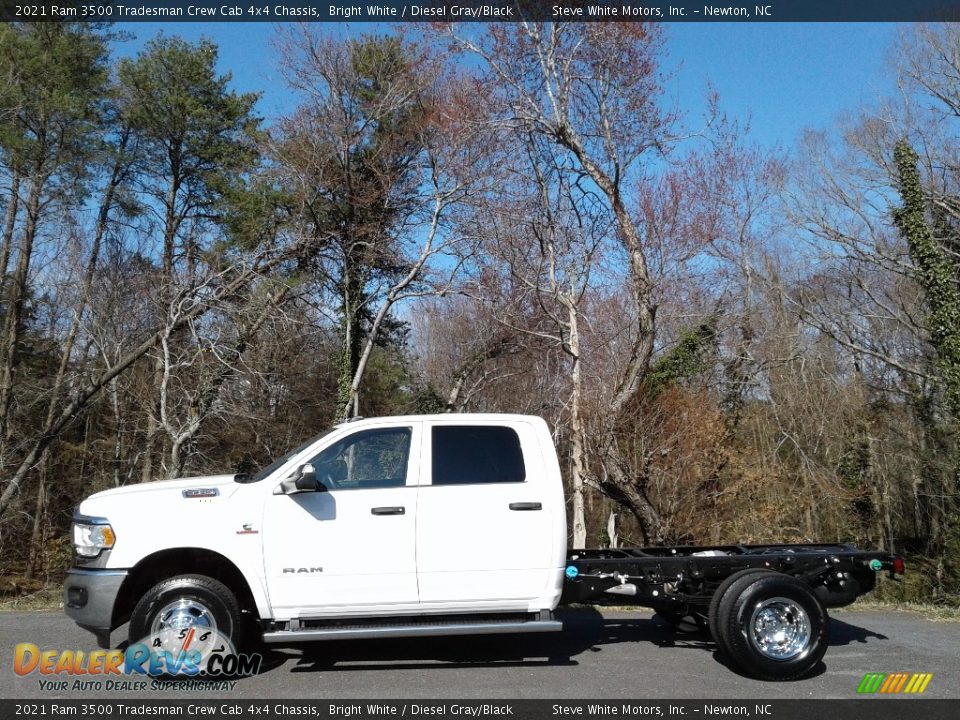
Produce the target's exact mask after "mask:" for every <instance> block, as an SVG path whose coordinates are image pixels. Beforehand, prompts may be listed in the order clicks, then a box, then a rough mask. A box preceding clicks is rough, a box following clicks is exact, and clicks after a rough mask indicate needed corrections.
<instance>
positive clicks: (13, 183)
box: [0, 169, 20, 289]
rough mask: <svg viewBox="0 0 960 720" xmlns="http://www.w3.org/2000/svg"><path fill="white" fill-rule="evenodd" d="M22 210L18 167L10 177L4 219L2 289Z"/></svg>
mask: <svg viewBox="0 0 960 720" xmlns="http://www.w3.org/2000/svg"><path fill="white" fill-rule="evenodd" d="M19 210H20V173H19V172H17V170H16V169H14V171H13V177H11V178H10V202H8V203H7V214H6V218H5V219H4V221H3V239H2V242H3V246H2V247H0V289H2V287H3V284H5V283H3V281H5V280H6V277H7V267H8V266H9V264H10V249H11V247H12V246H13V229H14V228H15V227H16V225H17V213H18V212H19Z"/></svg>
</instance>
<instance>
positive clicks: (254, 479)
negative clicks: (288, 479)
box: [234, 428, 335, 483]
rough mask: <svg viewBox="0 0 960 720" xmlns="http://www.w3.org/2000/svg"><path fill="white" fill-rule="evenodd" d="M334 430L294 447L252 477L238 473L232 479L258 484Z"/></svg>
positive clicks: (248, 474)
mask: <svg viewBox="0 0 960 720" xmlns="http://www.w3.org/2000/svg"><path fill="white" fill-rule="evenodd" d="M334 429H335V428H331V429H330V430H327V431H326V432H324V433H320V434H319V435H316V436H314V437H312V438H310V439H309V440H307V441H306V442H305V443H303V444H301V445H298V446H297V447H295V448H294V449H293V450H290V451H288V452H286V453H284V454H283V455H282V456H280V457H279V458H277V459H276V460H274V461H273V462H272V463H270V464H269V465H267V466H266V467H265V468H262V469H260V470H258V471H257V472H256V473H254V474H252V475H251V474H250V473H239V474H237V475H236V476H235V477H234V480H235V481H236V482H239V483H255V482H260V481H261V480H263V479H264V478H265V477H267V476H268V475H269V474H270V473H272V472H273V471H274V470H276V469H277V468H278V467H280V466H281V465H283V464H284V463H285V462H287V461H288V460H289V459H290V458H292V457H293V456H294V455H296V454H297V453H299V452H302V451H304V450H306V449H307V448H308V447H310V446H311V445H313V444H314V443H315V442H317V441H318V440H320V439H322V438H325V437H326V436H327V435H329V434H330V433H332V432H333V431H334Z"/></svg>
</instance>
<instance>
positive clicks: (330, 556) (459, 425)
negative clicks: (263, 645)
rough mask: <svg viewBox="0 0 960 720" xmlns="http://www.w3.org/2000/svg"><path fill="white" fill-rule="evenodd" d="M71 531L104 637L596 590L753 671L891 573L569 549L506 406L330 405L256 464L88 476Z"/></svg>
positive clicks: (531, 615) (795, 657) (517, 617)
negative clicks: (106, 478) (252, 468)
mask: <svg viewBox="0 0 960 720" xmlns="http://www.w3.org/2000/svg"><path fill="white" fill-rule="evenodd" d="M73 537H74V546H75V557H76V562H75V567H74V568H72V569H71V570H70V571H69V572H68V575H67V579H66V582H65V588H64V594H65V607H66V612H67V614H68V615H70V616H71V617H72V618H73V619H74V620H75V621H76V622H77V623H78V624H80V625H81V626H82V627H84V628H86V629H88V630H90V631H92V632H93V633H94V634H95V635H96V636H97V639H98V641H99V643H100V645H101V646H103V647H108V646H109V642H110V633H111V631H112V630H115V629H116V628H118V627H120V626H121V625H122V624H124V623H126V622H128V621H129V623H130V626H129V636H130V640H131V641H137V640H140V639H143V638H146V637H149V636H151V635H156V634H157V633H163V632H165V631H180V632H181V633H182V631H183V630H184V629H188V628H196V629H197V630H198V631H201V632H203V631H207V630H214V631H216V633H217V634H218V635H219V636H223V637H226V638H232V639H233V640H234V641H235V642H240V641H241V640H242V636H243V635H244V634H246V636H247V638H248V639H249V637H250V634H251V633H255V634H256V635H257V636H260V637H262V639H263V641H265V642H267V643H295V642H298V641H302V640H321V639H342V638H363V637H383V636H416V635H469V634H479V633H507V632H543V631H554V630H561V629H562V624H561V623H560V622H558V621H556V620H555V619H554V617H553V611H554V609H556V607H557V606H558V605H559V604H561V603H562V602H563V603H565V602H603V601H605V600H606V601H611V602H616V603H617V604H621V605H622V604H628V603H633V604H637V605H644V606H647V607H651V608H654V609H655V610H657V611H658V612H659V613H660V614H661V616H662V617H664V618H666V619H667V620H668V621H673V622H679V621H680V620H681V619H682V618H691V619H693V620H694V621H697V622H699V623H701V624H703V625H705V626H709V629H710V632H711V634H712V635H713V638H714V640H715V641H716V642H717V643H718V644H719V646H720V648H721V649H722V650H724V651H725V652H726V653H727V654H728V655H729V657H730V658H731V659H732V660H733V661H734V662H735V663H736V664H737V665H738V666H739V667H740V668H741V669H743V670H744V671H745V672H748V673H750V674H752V675H754V676H756V677H761V678H768V679H786V678H793V677H799V676H802V675H803V674H805V673H806V672H808V671H809V670H810V669H811V668H812V667H813V666H814V665H815V664H816V663H817V662H818V661H819V660H820V658H821V657H822V656H823V653H824V652H825V650H826V647H827V637H826V635H827V622H828V618H827V611H826V608H830V607H838V606H842V605H847V604H849V603H851V602H853V601H854V599H855V598H856V597H857V596H858V595H860V594H862V593H864V592H868V591H869V590H871V589H872V588H873V587H874V584H875V582H876V573H877V572H878V571H881V570H885V571H888V572H889V573H891V574H893V573H898V572H903V562H902V560H901V559H900V558H898V557H895V556H893V555H890V554H888V553H881V552H859V551H857V550H856V549H854V548H852V547H850V546H847V545H817V544H813V545H730V546H717V547H657V548H627V549H596V550H591V549H571V550H568V549H567V523H566V511H565V502H564V494H563V482H562V479H561V476H560V466H559V464H558V461H557V455H556V451H555V449H554V446H553V442H552V439H551V436H550V432H549V430H548V428H547V425H546V423H545V422H544V421H543V420H542V419H540V418H536V417H528V416H521V415H431V416H411V417H387V418H374V419H364V420H356V421H352V422H349V423H344V424H342V425H338V426H337V427H335V428H333V429H332V430H331V431H330V432H328V433H326V434H325V435H323V436H321V437H318V438H315V439H313V440H311V441H309V442H307V443H305V444H304V445H302V446H300V447H299V448H296V449H295V450H293V451H291V452H290V453H288V454H287V455H285V456H283V457H282V458H280V459H279V460H277V461H276V462H274V463H273V464H272V465H270V466H269V467H266V468H264V469H263V470H261V471H260V472H258V473H256V474H255V475H250V476H247V475H222V476H212V477H198V478H190V479H185V480H170V481H162V482H153V483H147V484H143V485H130V486H126V487H121V488H117V489H113V490H108V491H106V492H101V493H97V494H96V495H93V496H91V497H90V498H88V499H86V500H85V501H83V503H81V505H80V506H79V508H78V511H77V514H76V516H75V518H74V526H73ZM208 634H209V633H208Z"/></svg>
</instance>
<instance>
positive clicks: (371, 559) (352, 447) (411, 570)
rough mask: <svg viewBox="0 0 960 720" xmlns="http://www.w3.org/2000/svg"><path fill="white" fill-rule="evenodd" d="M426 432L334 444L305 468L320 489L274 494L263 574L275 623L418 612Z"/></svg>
mask: <svg viewBox="0 0 960 720" xmlns="http://www.w3.org/2000/svg"><path fill="white" fill-rule="evenodd" d="M419 446H420V423H416V422H414V423H404V424H403V425H383V426H377V427H373V428H365V429H361V430H355V431H354V432H349V433H346V434H344V435H339V436H336V437H334V438H331V440H330V442H328V443H327V444H326V445H325V446H324V447H323V448H322V449H320V450H319V452H317V453H316V454H315V455H313V456H312V457H308V459H307V460H306V461H305V462H307V463H309V464H310V465H312V467H313V471H314V474H315V476H316V478H317V480H318V481H319V482H320V483H321V484H322V486H323V490H321V491H319V492H302V493H297V494H292V495H286V494H279V495H271V496H269V497H268V499H267V506H266V509H265V516H264V538H263V548H264V571H265V574H266V578H267V584H268V590H269V594H270V603H271V605H272V606H273V609H274V612H275V614H276V616H278V617H283V616H289V617H296V616H298V615H300V616H304V615H323V614H337V615H344V614H351V613H352V612H373V611H379V610H382V611H383V612H390V611H392V610H403V609H415V608H416V605H417V602H418V595H417V577H416V556H415V542H416V538H415V533H414V528H415V525H416V511H417V487H416V485H417V482H418V472H417V463H416V459H417V458H418V456H419Z"/></svg>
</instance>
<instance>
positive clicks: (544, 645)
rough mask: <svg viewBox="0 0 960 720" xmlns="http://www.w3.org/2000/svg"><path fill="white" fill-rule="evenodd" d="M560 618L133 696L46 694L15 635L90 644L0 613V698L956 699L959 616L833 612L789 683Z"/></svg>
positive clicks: (623, 628)
mask: <svg viewBox="0 0 960 720" xmlns="http://www.w3.org/2000/svg"><path fill="white" fill-rule="evenodd" d="M563 620H564V624H565V626H566V629H565V631H564V632H562V633H552V634H545V635H512V636H486V637H480V638H478V637H470V638H461V639H457V638H436V639H435V638H421V639H405V640H400V639H395V640H364V641H353V642H336V643H330V642H327V643H314V644H311V645H304V646H301V647H300V648H298V649H282V650H279V651H273V652H270V653H269V654H268V655H267V657H266V658H265V660H266V662H265V667H264V669H263V670H262V671H261V673H260V674H259V675H257V676H255V677H251V678H245V679H242V680H239V681H238V682H237V684H236V687H235V688H234V689H233V691H232V692H230V693H211V692H209V691H208V692H197V693H186V692H183V691H156V690H147V691H146V692H141V693H137V694H132V693H131V692H129V691H113V692H107V691H100V692H88V693H82V692H77V691H70V690H67V691H66V692H49V691H46V692H45V691H42V690H41V689H40V687H39V683H38V679H39V676H38V675H36V674H33V675H29V676H25V677H19V676H17V675H15V674H14V672H13V669H12V668H13V652H14V646H15V645H16V644H17V643H19V642H32V643H35V644H36V645H38V646H39V647H40V648H41V649H58V650H63V649H82V650H92V649H95V647H96V646H95V644H94V643H93V639H92V636H91V635H89V634H87V633H86V632H84V631H83V630H80V629H79V628H77V627H76V626H75V625H74V624H73V622H71V621H70V620H69V619H68V618H66V617H65V616H63V615H62V614H60V613H51V612H42V613H0V698H7V699H26V698H47V699H52V698H57V697H60V698H73V699H81V698H83V699H87V698H111V699H113V700H120V699H122V698H125V699H127V700H132V699H148V698H156V699H159V698H164V697H177V698H184V699H186V698H190V697H194V698H203V699H211V698H212V697H217V696H220V697H229V698H230V699H239V698H244V699H258V698H259V699H267V698H282V699H293V698H311V699H314V700H317V699H324V698H338V699H353V698H356V699H371V698H396V699H401V698H411V699H417V698H419V699H429V700H437V699H444V698H450V699H454V698H463V699H468V698H474V699H489V700H493V699H498V698H504V699H521V698H595V699H597V700H616V699H641V698H642V699H655V698H662V699H667V698H716V699H733V698H766V699H776V698H852V697H855V691H856V687H857V685H858V684H859V682H860V680H861V679H862V677H863V675H864V674H865V673H867V672H930V673H933V680H932V681H931V682H930V684H929V686H928V688H927V690H926V692H925V696H926V697H933V698H960V623H955V622H933V621H930V620H927V619H925V618H924V617H922V616H920V615H917V614H913V613H900V612H874V611H837V612H835V613H833V621H832V625H831V634H830V645H831V647H830V649H829V650H828V651H827V655H826V657H825V658H824V662H823V663H822V664H821V666H820V667H819V668H818V669H817V672H816V674H815V675H814V676H813V677H810V678H807V679H805V680H801V681H796V682H791V683H763V682H759V681H756V680H751V679H749V678H746V677H742V676H740V675H738V674H737V673H735V672H733V671H732V670H730V669H729V668H728V667H727V666H726V665H725V664H724V660H723V658H722V657H720V656H719V655H718V653H717V652H716V649H715V647H714V646H713V644H712V643H711V642H710V641H709V639H708V638H705V637H703V636H699V635H685V634H675V633H674V632H673V631H672V630H671V629H670V628H668V627H667V626H665V625H663V624H661V622H660V621H658V620H656V619H654V618H653V617H652V616H651V614H650V613H649V612H646V611H641V612H609V613H604V614H603V615H600V614H599V613H596V612H593V611H576V612H572V613H569V614H566V615H564V616H563ZM119 636H120V632H119V631H118V633H116V634H115V635H114V641H115V642H117V641H118V639H119Z"/></svg>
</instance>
